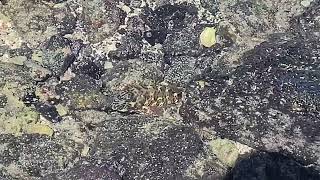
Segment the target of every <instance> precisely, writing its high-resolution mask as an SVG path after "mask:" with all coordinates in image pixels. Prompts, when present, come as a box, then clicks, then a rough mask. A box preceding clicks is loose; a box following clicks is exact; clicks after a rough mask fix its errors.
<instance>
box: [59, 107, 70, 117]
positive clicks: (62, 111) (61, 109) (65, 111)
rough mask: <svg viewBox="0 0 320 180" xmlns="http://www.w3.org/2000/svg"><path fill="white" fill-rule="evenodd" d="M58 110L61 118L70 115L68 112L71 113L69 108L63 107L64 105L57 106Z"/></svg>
mask: <svg viewBox="0 0 320 180" xmlns="http://www.w3.org/2000/svg"><path fill="white" fill-rule="evenodd" d="M56 109H57V111H58V114H59V115H60V116H65V115H67V114H68V111H69V109H68V107H66V106H63V105H61V104H58V105H56Z"/></svg>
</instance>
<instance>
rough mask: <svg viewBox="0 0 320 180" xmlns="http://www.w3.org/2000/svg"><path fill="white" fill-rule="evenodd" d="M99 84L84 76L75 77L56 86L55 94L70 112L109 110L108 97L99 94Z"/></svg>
mask: <svg viewBox="0 0 320 180" xmlns="http://www.w3.org/2000/svg"><path fill="white" fill-rule="evenodd" d="M100 88H101V83H98V82H97V81H96V80H95V79H93V78H91V77H89V76H86V75H77V76H76V77H75V78H73V79H71V80H70V81H65V82H62V83H61V84H59V85H57V86H56V93H57V95H59V96H60V97H61V98H60V100H61V103H62V104H64V105H65V106H67V107H68V108H69V109H70V110H76V109H86V108H87V109H98V110H105V109H108V108H110V103H109V102H108V97H105V96H104V95H103V94H102V92H100Z"/></svg>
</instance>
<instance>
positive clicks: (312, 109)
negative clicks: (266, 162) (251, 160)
mask: <svg viewBox="0 0 320 180" xmlns="http://www.w3.org/2000/svg"><path fill="white" fill-rule="evenodd" d="M317 44H318V39H303V38H296V39H293V40H287V41H285V40H279V41H274V42H265V43H263V44H261V45H260V46H257V47H256V48H255V49H254V50H252V51H249V52H248V53H247V54H246V56H244V57H243V59H242V60H243V64H242V65H240V66H239V67H238V68H237V69H236V70H235V71H234V72H232V73H231V74H229V75H227V76H221V75H219V74H214V73H208V74H206V75H204V78H203V79H201V80H203V81H204V82H205V84H206V85H205V86H204V87H199V86H197V84H196V82H193V83H192V85H190V91H189V93H190V94H189V95H187V96H189V97H188V98H187V101H186V102H188V103H191V104H193V106H194V107H195V109H192V108H190V111H191V112H190V113H195V114H198V115H197V116H198V117H199V118H195V119H193V120H191V122H192V123H195V124H198V125H201V126H206V127H213V128H214V129H215V131H216V132H218V133H219V134H220V135H221V136H222V137H228V138H231V139H233V140H236V141H239V142H242V143H244V144H247V145H249V146H251V147H256V148H259V149H262V150H267V151H276V152H284V153H286V154H290V155H292V156H294V157H295V158H297V159H302V160H303V161H304V162H306V163H315V164H317V166H318V167H319V164H320V152H319V143H318V141H317V139H318V138H319V132H318V129H317V128H315V127H318V126H319V102H320V100H319V93H318V92H319V88H320V86H319V78H320V74H319V63H318V61H317V60H316V58H317V57H318V56H319V52H318V51H317V50H315V49H318V48H317V46H318V45H317ZM194 87H196V88H194ZM187 109H188V108H187ZM182 112H186V111H182ZM183 115H184V116H185V117H186V118H188V117H190V118H192V116H191V115H188V113H185V114H183ZM200 115H201V116H200ZM201 117H202V118H201ZM186 120H188V121H190V119H186Z"/></svg>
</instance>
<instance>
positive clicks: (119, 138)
mask: <svg viewBox="0 0 320 180" xmlns="http://www.w3.org/2000/svg"><path fill="white" fill-rule="evenodd" d="M155 121H156V120H155ZM155 121H154V120H153V119H152V118H147V117H143V116H128V117H127V118H111V119H110V118H109V119H108V120H107V121H106V122H105V123H104V124H103V126H101V127H99V128H98V129H97V130H98V132H99V135H98V136H97V139H96V141H95V145H94V149H93V151H92V152H93V154H92V155H93V156H95V157H101V158H104V159H110V158H111V159H113V160H114V161H117V162H119V163H120V164H121V165H122V166H123V168H124V169H125V173H124V177H123V178H124V179H182V178H183V175H184V171H185V170H186V168H187V167H188V166H189V165H191V164H192V163H193V161H194V160H195V158H196V157H197V155H198V154H199V153H201V152H203V144H202V141H201V139H200V138H199V136H198V135H197V134H196V133H195V132H194V131H193V130H192V129H190V128H188V127H180V126H173V127H170V126H169V127H167V128H165V127H163V128H164V129H163V131H162V132H160V133H159V134H158V135H156V136H153V138H150V137H148V135H147V134H146V133H144V131H143V129H144V128H143V127H144V125H146V123H152V122H155ZM150 133H153V132H150Z"/></svg>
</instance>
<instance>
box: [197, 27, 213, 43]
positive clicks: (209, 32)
mask: <svg viewBox="0 0 320 180" xmlns="http://www.w3.org/2000/svg"><path fill="white" fill-rule="evenodd" d="M215 43H216V29H215V28H213V27H206V28H204V30H203V31H202V33H201V34H200V44H201V45H203V46H205V47H208V48H209V47H211V46H213V45H214V44H215Z"/></svg>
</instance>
